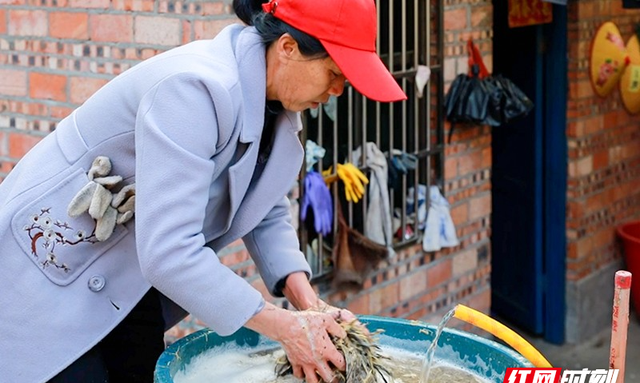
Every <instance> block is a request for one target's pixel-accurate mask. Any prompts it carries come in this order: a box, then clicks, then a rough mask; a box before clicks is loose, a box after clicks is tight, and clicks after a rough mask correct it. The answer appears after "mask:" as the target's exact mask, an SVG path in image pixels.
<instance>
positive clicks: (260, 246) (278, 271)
mask: <svg viewBox="0 0 640 383" xmlns="http://www.w3.org/2000/svg"><path fill="white" fill-rule="evenodd" d="M289 206H290V204H289V200H288V199H287V198H286V197H283V198H282V200H280V202H279V203H278V204H276V206H275V207H274V208H273V209H271V211H270V212H269V214H267V216H266V217H265V218H264V219H263V220H262V222H260V224H259V225H258V226H257V227H256V228H255V229H253V230H252V231H251V232H249V234H247V235H246V236H245V237H244V238H243V241H244V243H245V246H246V247H247V250H249V253H250V254H251V257H252V258H253V261H254V262H255V264H256V267H257V268H258V271H259V272H260V276H261V277H262V279H263V280H264V283H265V285H266V286H267V288H268V289H269V292H270V293H271V294H273V295H274V296H278V297H281V296H282V291H280V289H279V288H280V286H278V282H279V281H280V280H282V279H283V278H284V277H286V276H287V275H289V274H291V273H294V272H297V271H304V272H305V273H307V275H308V276H309V278H311V268H310V267H309V263H308V262H307V260H306V259H305V256H304V254H303V253H302V252H301V251H300V242H299V240H298V235H297V233H296V231H295V229H294V228H293V226H292V225H291V214H290V212H289Z"/></svg>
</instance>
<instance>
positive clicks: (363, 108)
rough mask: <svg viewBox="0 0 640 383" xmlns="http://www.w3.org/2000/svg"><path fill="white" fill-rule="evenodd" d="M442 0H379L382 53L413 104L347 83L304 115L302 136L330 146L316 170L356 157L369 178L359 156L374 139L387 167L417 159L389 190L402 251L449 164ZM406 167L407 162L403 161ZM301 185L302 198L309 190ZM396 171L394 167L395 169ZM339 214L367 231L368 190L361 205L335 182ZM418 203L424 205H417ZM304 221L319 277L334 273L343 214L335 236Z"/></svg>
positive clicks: (417, 235) (303, 237)
mask: <svg viewBox="0 0 640 383" xmlns="http://www.w3.org/2000/svg"><path fill="white" fill-rule="evenodd" d="M442 3H443V0H377V9H378V39H377V41H378V43H377V44H378V46H377V50H378V54H379V55H380V57H381V58H382V60H383V62H385V64H386V65H387V67H388V68H389V69H390V71H391V73H392V74H393V75H394V77H395V78H396V80H397V81H398V83H399V84H400V85H401V86H402V88H403V90H404V91H405V93H406V94H407V96H408V99H407V100H406V101H402V102H396V103H392V104H388V103H379V102H374V101H371V100H368V99H366V98H365V97H364V96H362V95H361V94H359V93H358V92H357V91H356V90H355V89H354V88H353V87H351V86H350V85H349V84H348V82H347V84H346V86H345V90H344V93H343V95H342V96H340V97H339V98H337V99H336V100H333V101H335V102H334V103H332V104H331V105H323V106H320V108H319V109H318V110H317V111H311V112H306V113H305V114H304V116H303V121H304V124H305V129H304V130H303V133H302V135H301V137H300V138H301V140H302V142H303V144H305V143H306V142H307V140H311V141H312V142H313V143H315V144H317V145H318V146H320V147H322V148H323V149H324V156H323V157H321V158H318V159H317V163H315V164H313V169H314V170H316V171H318V172H321V171H325V172H328V173H331V172H333V173H335V169H336V165H337V164H339V163H344V162H351V163H353V164H354V165H355V166H357V167H358V168H359V169H360V170H361V171H362V172H363V173H364V174H365V175H367V176H370V169H368V168H367V166H366V164H365V163H364V161H363V157H364V156H361V157H360V160H359V161H358V162H354V161H353V154H354V152H357V151H362V150H363V148H364V147H365V146H366V145H367V143H370V142H372V143H374V144H375V146H376V147H377V148H378V149H379V150H380V151H381V152H382V153H383V154H384V156H385V157H386V160H387V161H388V166H389V167H391V166H393V161H394V160H395V161H399V160H400V161H401V160H402V159H403V158H405V159H409V160H410V161H411V165H412V166H410V167H405V169H406V172H404V173H403V172H396V174H391V173H390V174H389V177H388V182H387V185H386V187H387V190H388V195H389V207H390V209H389V212H390V214H391V216H392V245H391V246H392V247H393V248H394V249H399V248H401V247H403V246H407V245H411V244H414V243H416V242H418V241H419V240H421V238H422V234H423V229H424V227H423V226H424V223H425V220H426V212H427V211H428V209H427V206H428V203H429V201H428V198H429V197H428V194H429V193H428V190H429V187H430V186H432V185H437V186H439V187H440V190H441V191H443V190H442V186H443V185H442V184H443V182H442V181H443V180H442V178H443V166H444V133H443V124H444V122H443V121H444V116H443V114H442V112H441V104H442V101H443V65H442V64H443V59H442V56H443V27H442V26H443V21H442V19H443V9H442ZM425 68H428V70H430V79H429V81H428V83H427V84H426V86H425V87H424V89H418V86H417V83H419V81H416V75H417V73H418V71H419V70H421V71H422V70H424V69H425ZM400 167H402V165H401V166H400ZM305 169H306V166H304V167H303V174H301V177H300V180H301V183H300V185H299V192H300V196H299V197H300V199H299V200H300V201H301V200H302V198H303V194H304V193H305V190H304V189H303V185H302V180H303V179H304V176H305V174H304V173H305ZM394 169H395V167H394ZM330 190H331V194H332V197H333V204H334V212H337V211H338V209H340V210H341V211H342V214H343V216H344V217H345V220H346V221H347V223H348V225H349V226H350V227H352V228H354V229H356V230H357V231H359V232H361V233H365V232H366V227H365V225H366V222H367V207H368V206H369V203H370V202H371V201H370V199H369V196H368V193H367V192H365V194H364V196H363V198H362V199H361V200H360V201H359V202H358V203H353V202H347V200H346V198H345V194H344V190H343V187H342V185H341V184H340V182H334V183H332V184H331V185H330ZM414 201H417V202H418V203H414ZM309 221H310V220H309V219H307V222H302V221H301V222H300V223H299V235H300V241H301V247H302V250H303V251H304V252H305V254H306V256H307V259H308V261H309V263H310V264H311V267H312V270H313V273H314V278H315V279H319V278H324V277H326V276H328V275H330V273H331V271H332V261H331V259H332V257H331V253H332V248H333V234H334V233H336V230H337V224H338V218H337V214H334V225H333V230H332V233H330V234H328V235H327V236H322V235H319V234H317V233H316V232H315V231H314V230H313V224H312V223H311V222H309Z"/></svg>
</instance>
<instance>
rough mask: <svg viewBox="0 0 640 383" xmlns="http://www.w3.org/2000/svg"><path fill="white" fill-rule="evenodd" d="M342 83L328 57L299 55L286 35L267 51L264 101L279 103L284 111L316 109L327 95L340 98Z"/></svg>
mask: <svg viewBox="0 0 640 383" xmlns="http://www.w3.org/2000/svg"><path fill="white" fill-rule="evenodd" d="M344 82H345V77H344V75H343V74H342V72H341V71H340V69H339V68H338V66H337V65H336V63H335V62H334V61H333V59H331V57H328V56H327V57H323V58H309V57H307V56H303V55H302V54H301V53H300V50H299V48H298V44H297V42H296V41H295V40H294V39H293V38H292V37H291V36H290V35H288V34H284V35H283V36H281V37H280V39H279V40H278V41H276V42H274V44H272V45H271V47H270V48H269V50H268V52H267V99H269V100H279V101H280V102H281V103H282V105H283V106H284V108H285V109H287V110H290V111H294V112H300V111H303V110H305V109H309V108H317V107H318V105H319V104H321V103H325V102H327V101H328V100H329V96H332V95H333V96H339V95H341V94H342V91H343V89H344Z"/></svg>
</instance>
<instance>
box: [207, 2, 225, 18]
mask: <svg viewBox="0 0 640 383" xmlns="http://www.w3.org/2000/svg"><path fill="white" fill-rule="evenodd" d="M223 13H228V11H227V9H226V6H225V4H224V2H222V1H217V2H206V3H203V4H202V11H201V15H202V16H209V15H222V14H223Z"/></svg>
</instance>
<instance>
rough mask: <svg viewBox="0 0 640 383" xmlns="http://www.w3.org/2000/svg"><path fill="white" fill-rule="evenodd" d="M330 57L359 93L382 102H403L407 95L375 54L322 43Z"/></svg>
mask: <svg viewBox="0 0 640 383" xmlns="http://www.w3.org/2000/svg"><path fill="white" fill-rule="evenodd" d="M322 45H323V46H324V47H325V49H326V50H327V52H328V53H329V56H331V58H332V59H333V61H335V63H336V65H338V68H340V70H341V71H342V74H344V76H345V77H346V78H347V80H349V82H350V83H351V85H353V87H354V88H356V90H358V92H360V93H362V94H364V95H365V96H366V97H367V98H370V99H372V100H375V101H381V102H392V101H402V100H406V99H407V95H406V94H405V93H404V92H403V91H402V88H400V86H399V85H398V82H397V81H396V80H395V78H393V76H392V75H391V73H389V71H388V70H387V68H386V67H385V66H384V63H383V62H382V60H380V57H378V55H377V54H376V53H375V52H370V51H363V50H359V49H353V48H348V47H344V46H342V45H337V44H333V43H330V42H326V41H322Z"/></svg>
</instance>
